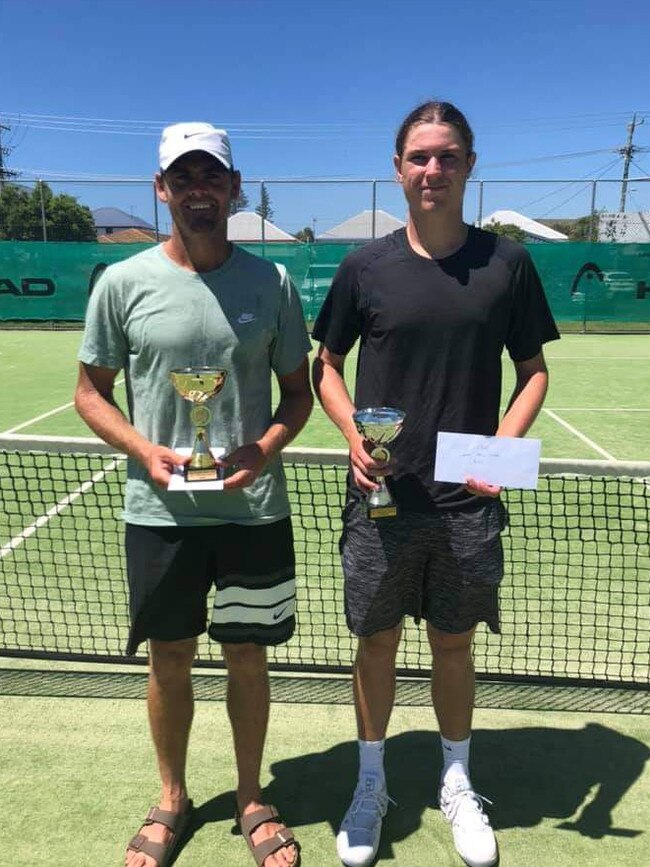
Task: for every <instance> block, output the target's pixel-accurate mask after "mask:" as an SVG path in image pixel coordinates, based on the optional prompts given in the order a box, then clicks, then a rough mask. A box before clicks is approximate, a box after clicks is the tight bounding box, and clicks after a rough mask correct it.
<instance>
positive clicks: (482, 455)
mask: <svg viewBox="0 0 650 867" xmlns="http://www.w3.org/2000/svg"><path fill="white" fill-rule="evenodd" d="M541 450H542V441H541V440H538V439H523V438H520V437H489V436H481V435H480V434H459V433H449V432H446V431H440V432H439V433H438V441H437V446H436V461H435V466H434V479H435V480H436V481H437V482H459V483H461V484H462V483H463V482H464V481H465V479H467V478H468V477H472V478H475V479H478V480H480V481H483V482H488V484H490V485H500V486H501V487H503V488H536V487H537V478H538V475H539V458H540V454H541Z"/></svg>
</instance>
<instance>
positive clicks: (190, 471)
mask: <svg viewBox="0 0 650 867" xmlns="http://www.w3.org/2000/svg"><path fill="white" fill-rule="evenodd" d="M183 475H184V476H185V481H186V482H219V481H223V467H188V466H187V465H186V466H185V471H184V473H183Z"/></svg>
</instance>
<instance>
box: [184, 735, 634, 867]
mask: <svg viewBox="0 0 650 867" xmlns="http://www.w3.org/2000/svg"><path fill="white" fill-rule="evenodd" d="M649 756H650V750H649V749H648V747H647V746H646V745H645V744H643V743H642V742H641V741H638V740H636V739H635V738H632V737H629V736H626V735H621V734H619V733H618V732H615V731H613V730H611V729H609V728H607V727H606V726H603V725H600V724H597V723H589V724H587V725H585V726H584V727H583V728H582V729H557V728H542V727H535V728H520V729H503V730H483V729H477V730H475V731H474V732H473V734H472V782H473V784H474V787H475V789H476V791H477V792H479V793H481V794H482V795H485V796H486V797H487V798H489V799H490V800H491V801H493V802H494V804H493V806H491V807H489V815H490V820H491V822H492V826H493V827H494V829H495V830H497V831H498V830H499V829H500V828H512V827H517V828H521V827H523V828H530V827H533V826H535V825H538V824H539V823H540V822H541V821H542V820H543V819H544V818H551V819H558V820H560V821H559V823H558V825H557V828H558V829H561V830H563V831H567V830H568V831H573V832H575V833H579V834H581V835H583V836H585V837H590V838H592V839H599V838H601V837H604V836H606V835H611V836H619V837H636V836H638V835H639V834H641V833H643V832H644V830H645V829H643V828H639V829H634V828H617V827H615V826H614V824H613V821H612V810H613V809H614V808H615V807H616V805H617V804H618V803H619V801H620V800H621V799H622V798H623V796H624V795H625V793H626V792H627V790H628V789H629V788H630V787H631V786H632V785H633V783H634V782H635V780H637V779H638V778H639V776H640V775H641V773H642V771H643V768H644V765H645V763H646V761H647V759H648V757H649ZM440 770H441V763H440V746H439V737H438V735H437V733H435V732H433V731H431V732H422V731H416V732H405V733H402V734H399V735H395V736H393V737H389V738H388V739H387V742H386V778H387V784H388V792H389V794H390V795H391V797H392V798H394V799H395V801H397V805H398V806H397V807H391V808H390V809H389V811H388V814H387V816H386V820H385V822H384V829H383V833H382V842H381V845H380V849H379V853H378V859H382V858H386V859H391V858H394V852H393V843H395V842H397V841H399V840H403V839H406V838H407V837H409V836H410V835H411V834H413V833H414V832H416V831H417V830H418V828H419V827H420V825H421V821H422V814H423V812H424V811H425V810H426V809H429V808H432V807H433V808H437V784H438V779H439V776H440ZM271 771H272V773H273V780H272V781H271V783H270V784H269V785H268V786H267V787H266V789H265V790H264V798H265V800H267V801H268V802H270V803H272V804H275V805H276V806H277V807H278V809H279V811H280V813H281V815H282V816H283V817H284V819H285V821H286V822H287V824H288V825H290V826H292V827H293V828H298V827H300V826H301V825H313V824H318V823H328V824H329V825H330V827H331V829H332V852H333V853H334V838H335V836H336V834H337V832H338V827H339V824H340V822H341V819H342V818H343V814H344V813H345V811H346V809H347V807H348V804H349V801H350V797H351V794H352V789H353V787H354V784H355V781H356V774H357V744H356V741H346V742H344V743H340V744H337V745H336V746H334V747H331V748H330V749H328V750H326V751H324V752H320V753H311V754H308V755H303V756H297V757H294V758H290V759H286V760H282V761H279V762H275V763H274V764H273V765H271ZM594 790H595V794H593V797H592V798H591V799H590V795H592V792H593V791H594ZM233 804H234V793H233V792H231V791H229V792H223V793H221V794H219V795H217V796H216V797H214V798H212V799H210V800H209V801H206V802H205V803H204V804H201V805H200V806H198V807H197V808H196V810H195V814H194V819H193V822H192V824H191V827H190V828H189V829H188V832H187V835H186V837H185V840H184V841H183V842H182V844H181V847H180V848H179V850H178V852H180V851H181V849H182V848H184V846H185V845H187V843H188V842H189V840H190V839H191V837H192V836H193V835H194V834H195V833H197V832H198V831H199V830H200V828H201V827H202V826H203V825H204V824H207V823H209V822H220V821H225V820H227V819H229V818H232V816H233ZM178 852H177V855H178ZM175 860H176V859H175V858H174V859H173V861H172V862H171V863H174V861H175ZM333 863H334V862H333Z"/></svg>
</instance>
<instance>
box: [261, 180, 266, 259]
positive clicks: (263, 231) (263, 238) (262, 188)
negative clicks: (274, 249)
mask: <svg viewBox="0 0 650 867" xmlns="http://www.w3.org/2000/svg"><path fill="white" fill-rule="evenodd" d="M265 190H266V187H265V186H264V181H260V211H261V212H262V213H261V214H260V220H261V221H262V256H266V230H265V228H264V223H265V219H264V207H263V203H264V193H265Z"/></svg>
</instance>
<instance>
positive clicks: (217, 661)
mask: <svg viewBox="0 0 650 867" xmlns="http://www.w3.org/2000/svg"><path fill="white" fill-rule="evenodd" d="M285 470H286V474H287V481H288V485H289V491H290V497H291V500H292V504H293V510H294V535H295V547H296V557H297V584H298V590H297V594H298V596H297V620H298V627H297V634H296V636H295V638H294V639H293V640H292V641H291V642H289V643H288V644H287V645H286V646H282V647H277V648H272V649H271V650H270V655H269V662H270V666H271V667H272V668H273V669H275V670H284V671H290V670H301V671H314V672H323V671H325V672H347V671H349V670H350V668H351V665H352V660H353V656H354V648H355V640H354V638H353V637H352V636H351V635H350V633H349V632H348V630H347V628H346V625H345V618H344V614H343V578H342V571H341V564H340V559H339V551H338V539H339V534H340V528H341V510H342V507H343V499H344V488H345V474H346V454H345V453H344V452H341V451H338V450H319V451H305V450H296V449H289V450H287V452H286V453H285ZM125 474H126V466H125V460H124V457H123V456H121V455H115V454H114V453H113V452H112V451H111V449H110V448H109V447H107V446H106V445H104V444H103V443H101V442H100V441H98V440H93V439H75V438H68V439H65V440H54V439H51V438H46V437H40V438H34V437H25V436H19V435H14V436H12V437H0V496H1V501H2V508H1V510H0V655H3V656H24V657H32V658H55V659H68V660H83V661H86V660H93V661H108V662H125V661H128V662H133V661H135V662H144V661H146V653H145V651H144V649H143V650H142V651H141V652H140V654H139V655H138V656H137V657H136V658H135V659H133V658H129V659H127V658H125V657H124V656H123V653H124V647H125V643H126V637H127V633H128V609H127V596H126V578H125V566H124V559H123V553H122V525H121V521H120V519H119V514H120V510H121V507H122V497H123V487H124V481H125ZM504 499H505V501H506V505H507V507H508V510H509V513H510V524H509V527H508V529H507V530H506V531H505V533H504V548H505V555H506V575H505V579H504V582H503V585H502V590H501V623H502V635H500V636H496V635H493V634H491V633H489V631H488V630H487V629H485V628H484V627H480V628H479V630H478V632H477V636H476V641H475V665H476V670H477V675H478V676H479V678H482V679H514V680H522V681H544V682H556V681H557V682H560V683H588V684H593V685H611V686H618V687H620V686H630V687H635V688H643V689H650V546H649V529H648V522H649V519H650V463H645V464H641V463H635V464H632V463H609V462H607V463H606V462H600V461H581V462H570V461H544V462H542V475H541V477H540V481H539V486H538V489H537V491H519V490H510V491H507V492H506V493H505V494H504ZM197 664H198V665H205V666H220V665H221V664H222V663H221V657H220V652H219V648H218V646H216V645H215V644H214V643H211V642H210V641H209V640H208V639H207V638H202V639H201V641H200V645H199V657H198V660H197ZM429 670H430V652H429V649H428V643H427V638H426V631H425V629H424V626H423V624H421V625H420V626H419V627H418V626H416V625H415V624H414V623H413V622H411V621H409V622H407V623H406V624H405V628H404V636H403V640H402V643H401V647H400V651H399V657H398V671H399V674H401V675H407V676H408V675H413V676H421V675H424V674H428V672H429Z"/></svg>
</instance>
